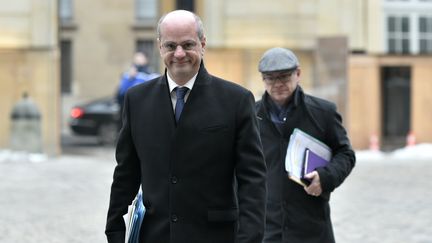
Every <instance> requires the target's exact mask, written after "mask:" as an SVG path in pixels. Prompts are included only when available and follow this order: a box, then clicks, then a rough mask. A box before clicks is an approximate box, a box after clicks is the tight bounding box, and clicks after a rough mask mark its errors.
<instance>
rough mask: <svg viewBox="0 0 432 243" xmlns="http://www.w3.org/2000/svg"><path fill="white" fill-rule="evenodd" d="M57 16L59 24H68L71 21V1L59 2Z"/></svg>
mask: <svg viewBox="0 0 432 243" xmlns="http://www.w3.org/2000/svg"><path fill="white" fill-rule="evenodd" d="M59 16H60V22H61V23H70V22H72V19H73V2H72V0H60V1H59Z"/></svg>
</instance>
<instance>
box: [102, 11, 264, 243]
mask: <svg viewBox="0 0 432 243" xmlns="http://www.w3.org/2000/svg"><path fill="white" fill-rule="evenodd" d="M157 35H158V46H159V52H160V55H161V57H162V60H163V61H164V64H165V66H166V70H165V74H164V75H162V76H161V77H159V78H156V79H153V80H151V81H147V82H145V83H143V84H140V85H137V86H134V87H132V88H130V89H129V91H128V92H127V93H126V97H125V101H124V105H125V107H124V112H123V128H122V129H121V131H120V136H119V139H118V143H117V148H116V160H117V166H116V167H115V170H114V176H113V183H112V186H111V196H110V204H109V209H108V215H107V224H106V230H105V233H106V235H107V239H108V242H112V243H119V242H123V241H124V234H125V225H124V221H123V215H124V214H126V212H127V207H128V205H129V204H130V203H131V201H132V200H133V198H134V197H135V195H136V193H137V191H138V188H139V187H140V186H141V187H142V193H143V199H144V200H143V201H144V206H145V207H146V213H145V216H144V220H143V222H142V226H141V233H140V242H142V243H143V242H145V243H155V242H161V243H186V242H188V243H194V242H199V243H210V242H223V243H234V242H237V243H261V242H262V239H263V233H264V220H265V198H266V183H265V176H266V166H265V162H264V155H263V153H262V147H261V140H260V137H259V131H258V126H257V119H256V114H255V107H254V104H255V101H254V97H253V95H252V93H251V92H250V91H248V90H246V89H245V88H243V87H241V86H239V85H237V84H235V83H233V82H229V81H226V80H223V79H221V78H218V77H216V76H213V75H211V74H210V73H208V72H207V70H206V68H205V66H204V62H203V56H204V52H205V47H206V37H205V34H204V29H203V24H202V21H201V20H200V18H199V17H198V16H197V15H195V14H194V13H192V12H189V11H185V10H176V11H173V12H170V13H168V14H166V15H164V16H162V18H161V19H160V20H159V23H158V27H157Z"/></svg>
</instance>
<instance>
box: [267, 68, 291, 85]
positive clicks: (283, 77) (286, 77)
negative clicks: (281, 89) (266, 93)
mask: <svg viewBox="0 0 432 243" xmlns="http://www.w3.org/2000/svg"><path fill="white" fill-rule="evenodd" d="M296 71H297V70H293V71H291V72H285V73H281V74H279V75H277V76H271V75H266V74H264V75H263V76H262V78H263V80H264V82H265V83H266V84H270V85H272V84H275V83H276V82H277V81H280V82H281V83H283V84H285V83H288V82H289V81H291V80H292V75H293V74H294V73H295V72H296Z"/></svg>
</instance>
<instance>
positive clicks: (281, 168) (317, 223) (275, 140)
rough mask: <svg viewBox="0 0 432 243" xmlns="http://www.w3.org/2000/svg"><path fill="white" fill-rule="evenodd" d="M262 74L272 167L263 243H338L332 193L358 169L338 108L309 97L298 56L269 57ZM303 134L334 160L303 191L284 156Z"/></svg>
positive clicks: (279, 51) (263, 125)
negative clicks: (294, 137) (297, 131)
mask: <svg viewBox="0 0 432 243" xmlns="http://www.w3.org/2000/svg"><path fill="white" fill-rule="evenodd" d="M258 69H259V71H260V72H261V74H262V78H263V81H264V84H265V89H266V91H265V93H264V95H263V96H262V99H261V100H260V101H258V102H257V103H256V108H257V116H258V119H259V127H260V134H261V139H262V144H263V149H264V155H265V156H264V157H265V160H266V164H267V188H268V189H267V190H268V196H267V215H266V230H265V236H264V243H281V242H284V243H332V242H335V239H334V235H333V230H332V223H331V219H330V207H329V199H330V193H331V192H332V191H333V190H334V189H335V188H336V187H338V186H340V185H341V183H342V182H343V181H344V180H345V178H346V177H347V176H348V175H349V174H350V172H351V170H352V168H353V167H354V165H355V155H354V152H353V150H352V148H351V145H350V141H349V139H348V137H347V133H346V131H345V129H344V127H343V125H342V119H341V116H340V115H339V114H338V112H337V111H336V106H335V105H334V104H333V103H331V102H329V101H326V100H323V99H319V98H317V97H313V96H310V95H307V94H305V93H304V92H303V90H302V88H301V87H300V86H299V85H298V84H299V81H300V76H301V70H300V65H299V61H298V59H297V57H296V55H295V54H294V53H293V52H292V51H290V50H288V49H284V48H278V47H277V48H272V49H270V50H268V51H266V52H265V53H264V55H263V56H262V58H261V60H260V62H259V67H258ZM295 128H298V129H300V130H302V131H304V132H306V133H307V134H309V135H311V136H313V137H314V138H316V139H317V140H319V141H321V142H323V143H325V144H326V145H327V146H329V147H330V149H331V151H332V158H331V160H330V162H329V163H328V164H327V165H326V166H325V167H320V168H317V169H316V170H315V171H313V172H311V173H309V174H307V175H306V176H305V177H306V178H307V179H309V180H310V181H311V183H310V185H308V186H302V185H300V184H299V183H296V182H294V181H293V180H290V179H288V174H287V171H286V170H285V156H286V152H287V147H288V144H289V142H290V135H291V134H292V133H293V130H294V129H295Z"/></svg>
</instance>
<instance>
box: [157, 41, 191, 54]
mask: <svg viewBox="0 0 432 243" xmlns="http://www.w3.org/2000/svg"><path fill="white" fill-rule="evenodd" d="M196 45H197V43H196V42H195V41H186V42H184V43H181V44H177V43H175V42H165V43H163V44H162V48H163V49H165V51H168V52H172V51H175V50H177V46H181V48H182V49H183V50H184V51H191V50H193V49H194V48H195V46H196Z"/></svg>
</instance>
